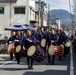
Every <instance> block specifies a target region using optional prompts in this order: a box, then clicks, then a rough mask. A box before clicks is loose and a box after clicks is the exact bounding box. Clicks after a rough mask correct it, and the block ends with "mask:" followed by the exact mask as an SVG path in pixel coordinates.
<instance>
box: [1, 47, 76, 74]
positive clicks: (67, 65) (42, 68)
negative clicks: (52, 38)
mask: <svg viewBox="0 0 76 75" xmlns="http://www.w3.org/2000/svg"><path fill="white" fill-rule="evenodd" d="M71 49H72V48H71ZM71 52H72V51H70V53H69V54H68V55H66V57H65V58H64V57H63V58H62V60H61V61H59V60H58V56H56V59H55V65H51V64H48V62H47V56H46V58H45V59H44V61H42V62H41V63H36V62H34V67H33V68H34V69H33V70H28V69H27V68H28V67H27V64H26V57H23V58H21V62H20V64H16V63H17V62H16V61H15V60H13V61H10V58H9V55H0V75H75V74H76V72H75V71H76V68H75V67H76V64H75V63H76V60H75V57H76V54H75V53H73V54H72V53H71ZM71 54H72V58H73V57H74V58H73V61H72V59H71ZM71 61H72V62H74V65H73V63H71ZM73 69H74V70H73ZM74 73H75V74H74Z"/></svg>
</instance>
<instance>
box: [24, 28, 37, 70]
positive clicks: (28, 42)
mask: <svg viewBox="0 0 76 75" xmlns="http://www.w3.org/2000/svg"><path fill="white" fill-rule="evenodd" d="M26 35H27V36H26V37H24V41H23V48H24V46H25V50H26V49H28V48H29V46H30V45H31V42H33V43H34V44H35V43H36V38H35V36H34V35H32V33H31V30H29V29H28V30H27V31H26ZM33 62H34V59H33V58H32V56H30V57H29V56H28V55H27V65H28V69H33Z"/></svg>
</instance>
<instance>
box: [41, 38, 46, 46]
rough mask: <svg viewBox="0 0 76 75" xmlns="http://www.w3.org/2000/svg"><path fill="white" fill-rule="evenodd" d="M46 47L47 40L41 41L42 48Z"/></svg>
mask: <svg viewBox="0 0 76 75" xmlns="http://www.w3.org/2000/svg"><path fill="white" fill-rule="evenodd" d="M45 45H46V39H42V40H41V47H45Z"/></svg>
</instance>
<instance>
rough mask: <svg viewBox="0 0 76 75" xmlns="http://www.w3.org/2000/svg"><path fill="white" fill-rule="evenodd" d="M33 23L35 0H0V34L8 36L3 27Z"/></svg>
mask: <svg viewBox="0 0 76 75" xmlns="http://www.w3.org/2000/svg"><path fill="white" fill-rule="evenodd" d="M15 24H29V25H32V24H35V0H0V35H1V38H3V37H5V36H8V35H7V33H8V32H7V31H4V28H5V27H8V26H11V25H15Z"/></svg>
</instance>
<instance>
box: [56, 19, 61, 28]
mask: <svg viewBox="0 0 76 75" xmlns="http://www.w3.org/2000/svg"><path fill="white" fill-rule="evenodd" d="M55 23H56V25H57V27H58V29H60V26H61V22H60V19H59V18H56V19H55Z"/></svg>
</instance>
